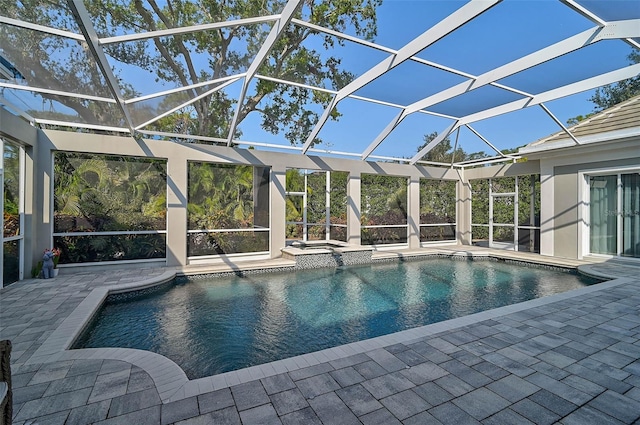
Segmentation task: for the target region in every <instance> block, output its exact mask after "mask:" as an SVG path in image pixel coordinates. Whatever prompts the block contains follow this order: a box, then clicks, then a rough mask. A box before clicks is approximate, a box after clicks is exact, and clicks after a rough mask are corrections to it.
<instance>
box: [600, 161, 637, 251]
mask: <svg viewBox="0 0 640 425" xmlns="http://www.w3.org/2000/svg"><path fill="white" fill-rule="evenodd" d="M589 252H590V253H591V254H602V255H615V256H623V257H633V258H640V174H639V173H620V174H612V175H600V176H590V177H589Z"/></svg>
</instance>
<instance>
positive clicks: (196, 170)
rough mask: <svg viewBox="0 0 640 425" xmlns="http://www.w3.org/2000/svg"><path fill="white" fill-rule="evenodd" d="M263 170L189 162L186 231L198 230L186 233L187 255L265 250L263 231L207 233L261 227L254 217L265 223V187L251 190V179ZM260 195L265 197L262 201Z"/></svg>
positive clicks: (261, 186) (252, 180)
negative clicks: (188, 238) (187, 239)
mask: <svg viewBox="0 0 640 425" xmlns="http://www.w3.org/2000/svg"><path fill="white" fill-rule="evenodd" d="M265 171H266V169H264V168H261V167H252V166H249V165H224V164H212V163H203V162H191V163H189V195H188V196H189V198H188V204H187V214H188V216H187V220H188V228H189V230H201V231H202V232H201V233H193V234H190V241H189V255H207V254H215V253H217V254H222V253H227V254H228V253H238V252H252V251H256V250H257V251H262V250H265V245H264V244H265V242H264V240H263V239H264V238H265V237H267V240H268V233H265V232H255V233H254V232H235V233H234V232H215V233H214V232H208V231H210V230H224V229H251V228H256V227H261V224H260V223H259V222H258V221H257V220H258V217H260V220H265V221H266V222H268V212H267V211H266V210H267V209H268V190H269V189H268V186H267V185H262V184H260V185H257V186H258V187H257V188H255V189H254V186H256V185H254V180H255V179H260V178H261V177H262V176H263V174H264V172H265ZM255 183H258V182H255ZM254 190H256V192H255V193H254ZM265 191H266V192H265ZM261 193H262V194H263V195H267V196H264V198H263V199H264V200H265V201H264V202H261V201H260V195H261ZM255 197H258V202H254V199H255ZM265 235H267V236H265ZM267 249H268V248H267Z"/></svg>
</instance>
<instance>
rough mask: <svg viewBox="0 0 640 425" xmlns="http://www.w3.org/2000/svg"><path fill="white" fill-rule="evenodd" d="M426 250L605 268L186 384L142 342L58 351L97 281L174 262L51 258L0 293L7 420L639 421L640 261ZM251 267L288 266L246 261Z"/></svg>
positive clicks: (128, 282)
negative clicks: (585, 278)
mask: <svg viewBox="0 0 640 425" xmlns="http://www.w3.org/2000/svg"><path fill="white" fill-rule="evenodd" d="M424 252H427V251H421V252H404V253H385V254H380V255H381V256H393V255H398V256H409V255H416V254H420V253H424ZM431 252H433V251H431ZM439 252H448V253H450V254H454V253H456V254H458V255H494V256H500V257H503V258H512V259H519V260H524V261H538V260H544V261H550V262H552V263H553V264H558V265H560V264H567V265H570V266H578V265H580V267H581V269H582V270H584V271H585V272H587V273H589V274H592V275H599V276H609V277H611V278H613V279H614V280H610V281H607V282H603V283H600V284H597V285H593V286H590V287H586V288H582V289H578V290H574V291H570V292H567V293H564V294H558V295H553V296H549V297H545V298H540V299H537V300H532V301H528V302H525V303H520V304H516V305H512V306H506V307H502V308H499V309H495V310H491V311H487V312H482V313H478V314H474V315H471V316H466V317H462V318H458V319H453V320H449V321H446V322H440V323H436V324H433V325H428V326H424V327H421V328H416V329H411V330H408V331H404V332H399V333H396V334H392V335H387V336H383V337H379V338H374V339H372V340H366V341H360V342H357V343H353V344H348V345H345V346H341V347H335V348H332V349H328V350H323V351H320V352H317V353H310V354H307V355H304V356H299V357H295V358H292V359H285V360H281V361H278V362H274V363H269V364H267V365H260V366H255V367H252V368H249V369H243V370H240V371H234V372H229V373H225V374H222V375H216V376H213V377H207V378H202V379H197V380H191V381H190V380H188V379H187V377H186V376H185V374H184V372H182V370H181V369H180V368H179V367H178V366H176V365H175V364H174V363H173V362H171V361H169V360H168V359H166V358H164V357H162V356H160V355H157V354H153V353H149V352H145V351H140V350H129V349H86V350H72V351H69V350H67V348H68V347H69V345H70V344H71V342H72V341H73V337H74V335H75V334H76V333H77V332H80V331H81V330H82V329H83V327H84V326H85V325H86V323H88V321H89V320H90V317H91V315H92V314H93V313H94V312H95V310H96V309H97V308H98V307H99V305H100V304H101V303H102V301H103V300H104V298H105V297H106V296H107V295H108V294H109V293H110V292H115V291H124V290H128V289H131V288H136V287H143V286H148V285H152V284H154V283H156V282H160V281H166V280H167V279H171V278H173V276H174V275H175V273H176V270H171V269H167V268H164V269H160V268H157V269H144V270H140V269H135V270H122V271H109V272H101V273H75V274H68V275H65V273H64V270H62V271H61V275H60V276H59V277H58V278H55V279H51V280H26V281H23V282H19V283H16V284H13V285H10V286H9V287H7V288H4V289H2V290H0V339H11V341H12V343H13V352H12V369H13V370H12V378H13V390H14V393H13V394H14V395H13V397H14V400H13V401H14V424H24V425H27V424H31V425H33V424H41V425H42V424H88V423H99V424H163V425H164V424H174V423H175V424H180V425H192V424H193V425H196V424H245V425H247V424H324V425H329V424H340V425H343V424H365V425H367V424H406V425H409V424H456V425H459V424H467V423H468V424H478V423H483V424H530V423H534V424H552V423H562V424H566V425H569V424H579V425H584V424H618V423H623V424H631V423H639V422H638V421H639V420H640V264H638V265H634V264H633V263H629V262H626V263H623V262H618V261H609V262H603V263H594V264H586V263H585V262H576V261H573V262H567V261H564V260H558V259H549V258H545V257H540V256H535V255H527V254H520V253H506V252H503V251H492V250H487V249H482V250H479V249H473V248H471V247H464V250H463V249H462V248H461V247H449V248H447V247H443V248H441V249H440V250H439ZM254 266H256V265H254ZM265 266H274V267H275V266H279V267H280V266H287V264H286V263H285V262H270V263H265V264H259V265H257V267H265ZM196 271H198V272H206V271H211V270H205V269H204V268H200V269H198V270H196ZM187 272H194V270H191V271H187Z"/></svg>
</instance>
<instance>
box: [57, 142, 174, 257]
mask: <svg viewBox="0 0 640 425" xmlns="http://www.w3.org/2000/svg"><path fill="white" fill-rule="evenodd" d="M166 185H167V176H166V164H165V161H162V160H149V159H141V158H133V157H112V156H107V155H88V154H81V153H71V152H56V153H55V156H54V220H55V221H54V231H55V232H57V233H70V232H87V234H88V235H90V233H91V232H101V231H137V230H164V229H165V228H166ZM55 239H56V246H57V247H59V248H61V249H62V254H61V259H60V261H61V262H62V263H70V262H71V263H76V262H86V261H107V260H117V259H132V258H158V257H159V256H164V251H165V248H164V235H127V236H86V237H85V236H64V237H56V238H55Z"/></svg>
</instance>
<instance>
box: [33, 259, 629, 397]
mask: <svg viewBox="0 0 640 425" xmlns="http://www.w3.org/2000/svg"><path fill="white" fill-rule="evenodd" d="M417 256H420V257H429V256H440V257H442V256H448V257H467V258H475V257H479V258H487V257H488V258H496V259H499V260H511V261H515V262H523V263H531V264H543V265H548V266H552V267H560V268H565V269H566V268H570V269H578V270H579V271H580V272H581V273H584V274H587V275H590V276H595V277H600V278H610V279H612V280H608V281H605V282H601V283H598V284H596V285H592V286H587V287H584V288H578V289H574V290H570V291H567V292H563V293H561V294H555V295H550V296H545V297H542V298H537V299H534V300H529V301H524V302H521V303H517V304H512V305H508V306H504V307H498V308H495V309H491V310H486V311H483V312H479V313H474V314H470V315H467V316H463V317H458V318H455V319H449V320H446V321H442V322H437V323H433V324H429V325H424V326H420V327H416V328H412V329H407V330H404V331H399V332H395V333H392V334H387V335H382V336H379V337H375V338H370V339H365V340H361V341H356V342H352V343H349V344H344V345H339V346H336V347H331V348H327V349H324V350H320V351H315V352H311V353H307V354H302V355H299V356H295V357H290V358H286V359H281V360H276V361H273V362H270V363H265V364H261V365H256V366H251V367H248V368H244V369H238V370H234V371H230V372H225V373H222V374H218V375H213V376H207V377H203V378H197V379H192V380H190V379H189V378H188V377H187V376H186V374H185V372H184V371H183V370H182V368H180V366H178V365H177V364H176V363H175V362H173V361H172V360H170V359H169V358H167V357H165V356H163V355H160V354H157V353H153V352H150V351H145V350H139V349H131V348H84V349H74V350H70V347H71V346H72V344H73V343H74V341H75V340H76V338H77V337H78V336H79V335H81V333H82V332H83V331H84V329H85V328H86V327H87V326H88V325H89V324H90V323H91V321H92V320H93V318H94V316H95V314H96V313H97V312H98V311H99V308H100V307H101V306H102V304H103V303H104V301H105V300H106V299H107V297H108V296H109V295H112V294H120V293H125V292H130V291H139V290H143V289H147V288H152V287H154V286H158V285H161V284H164V283H167V282H170V281H171V280H173V279H174V278H175V277H176V276H178V274H179V272H178V271H177V270H169V271H166V272H164V273H163V274H161V275H160V276H157V277H154V278H150V279H146V280H143V281H140V282H130V283H126V284H119V285H111V286H104V287H100V288H95V289H93V290H92V291H91V292H90V293H89V295H87V297H85V298H84V300H82V302H81V303H80V304H79V305H78V306H77V307H76V308H75V309H74V310H73V311H72V312H71V314H70V315H69V316H67V317H66V318H65V319H64V320H63V321H62V323H61V324H60V325H59V326H58V327H57V328H56V329H55V330H54V331H53V332H52V333H51V334H50V335H49V337H48V338H47V339H46V340H45V341H44V342H43V343H42V345H41V346H40V347H39V348H38V349H37V350H36V351H35V353H34V354H33V355H32V356H31V357H30V358H29V359H28V361H27V362H26V363H50V362H56V361H63V360H78V359H110V360H121V361H125V362H128V363H131V364H133V365H135V366H138V367H140V368H141V369H143V370H144V371H146V372H147V373H148V374H149V376H150V377H151V379H152V380H153V381H154V383H155V385H156V388H157V390H158V394H159V396H160V399H161V400H162V402H163V403H169V402H173V401H178V400H182V399H184V398H188V397H192V396H197V395H200V394H204V393H207V392H211V391H215V390H219V389H223V388H228V387H231V386H234V385H239V384H242V383H246V382H250V381H254V380H257V379H261V378H266V377H269V376H274V375H277V374H280V373H285V372H291V371H294V370H299V369H303V368H306V367H310V366H315V365H318V364H321V363H326V362H331V361H334V360H338V359H341V358H344V357H349V356H352V355H355V354H362V353H371V352H373V351H375V350H377V349H381V348H383V347H387V346H390V345H393V344H398V343H405V344H407V343H411V342H413V341H416V340H419V339H421V338H424V337H427V336H430V335H434V334H437V333H440V332H444V331H449V330H452V329H456V328H459V327H462V326H467V325H470V324H473V323H476V322H478V321H483V320H488V319H493V318H496V317H500V316H504V315H507V314H511V313H515V312H519V311H522V310H527V309H530V308H533V307H539V306H544V305H547V304H550V303H555V302H558V301H562V300H565V299H569V298H573V297H576V296H579V295H584V294H589V293H592V292H597V291H602V290H606V289H608V288H611V287H614V286H618V285H622V284H625V283H629V282H631V281H632V279H630V278H628V277H616V276H615V275H614V274H607V273H604V272H600V271H598V270H596V269H594V267H593V265H591V264H578V265H577V264H563V263H564V262H563V261H562V260H559V259H555V258H554V259H552V261H545V260H551V259H550V258H540V259H539V261H538V262H535V261H533V259H526V258H525V259H523V258H517V256H512V255H505V254H504V253H496V252H490V251H467V250H460V249H455V250H437V251H436V250H434V251H431V252H428V253H426V252H424V251H423V253H422V254H419V253H415V252H414V253H404V254H398V253H386V254H384V253H383V254H382V255H380V256H379V257H380V258H385V259H392V258H394V257H395V258H397V259H398V260H401V259H402V258H407V257H410V258H414V257H417ZM549 263H552V264H549ZM248 270H250V268H248Z"/></svg>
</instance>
